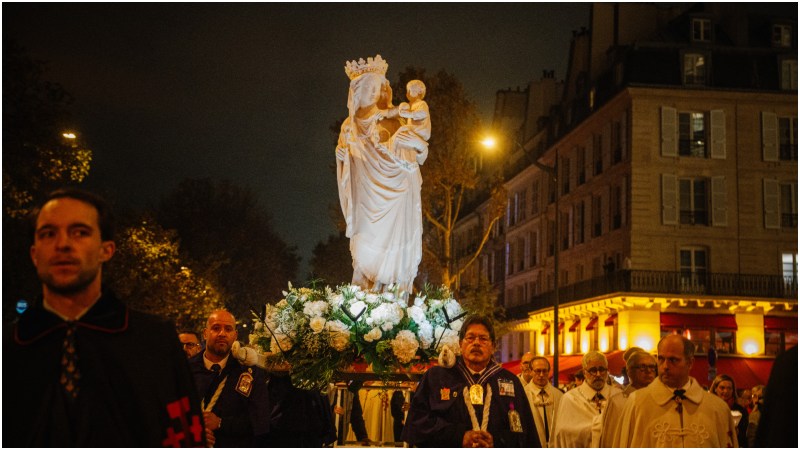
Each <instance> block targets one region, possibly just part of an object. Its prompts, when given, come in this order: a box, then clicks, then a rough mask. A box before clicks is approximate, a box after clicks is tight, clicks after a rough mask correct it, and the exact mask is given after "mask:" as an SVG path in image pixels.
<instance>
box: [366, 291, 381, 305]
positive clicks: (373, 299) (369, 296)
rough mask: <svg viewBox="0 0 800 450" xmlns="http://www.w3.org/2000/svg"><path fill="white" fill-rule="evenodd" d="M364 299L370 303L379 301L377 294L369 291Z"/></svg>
mask: <svg viewBox="0 0 800 450" xmlns="http://www.w3.org/2000/svg"><path fill="white" fill-rule="evenodd" d="M366 301H367V303H369V304H370V305H374V304H375V303H378V302H379V301H380V298H379V297H378V296H377V295H375V294H373V293H371V292H370V293H369V294H367V297H366Z"/></svg>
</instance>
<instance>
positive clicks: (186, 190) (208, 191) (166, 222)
mask: <svg viewBox="0 0 800 450" xmlns="http://www.w3.org/2000/svg"><path fill="white" fill-rule="evenodd" d="M156 214H157V217H158V221H159V223H161V224H162V225H163V226H164V228H167V229H172V230H175V232H176V233H177V235H178V236H180V240H181V252H182V256H183V257H184V258H186V260H189V261H193V262H192V263H190V264H189V267H191V268H192V269H193V270H195V271H197V272H199V273H206V272H213V273H215V274H216V275H217V280H218V283H219V286H220V289H221V290H222V291H224V293H225V306H226V307H227V309H228V310H230V311H231V312H232V313H233V314H234V315H235V316H236V317H237V318H240V319H242V318H245V317H249V316H250V311H253V310H259V308H260V307H261V306H260V305H264V303H266V302H268V301H269V300H270V299H276V298H280V294H281V290H282V289H283V287H284V286H286V282H287V280H291V279H293V278H294V277H295V276H296V272H297V268H298V265H299V258H298V256H297V254H296V249H295V248H294V247H290V246H289V245H287V244H286V242H285V241H284V240H283V239H282V238H281V237H279V236H278V235H277V234H276V233H275V231H274V229H273V227H272V225H271V223H270V217H269V216H268V215H267V214H266V212H264V210H263V209H262V208H261V206H260V205H259V204H258V202H257V201H256V198H255V195H254V194H253V192H252V191H251V190H249V189H246V188H243V187H240V186H236V185H234V184H233V183H231V182H229V181H212V180H209V179H186V180H183V181H182V182H181V183H180V184H179V186H178V187H177V189H175V191H173V192H172V193H170V194H169V195H167V196H166V197H164V198H163V199H162V200H161V202H160V204H159V206H158V208H157V213H156Z"/></svg>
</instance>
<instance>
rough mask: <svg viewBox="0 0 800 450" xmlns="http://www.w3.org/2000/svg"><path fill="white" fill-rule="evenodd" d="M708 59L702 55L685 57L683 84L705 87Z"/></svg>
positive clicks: (687, 55) (686, 55)
mask: <svg viewBox="0 0 800 450" xmlns="http://www.w3.org/2000/svg"><path fill="white" fill-rule="evenodd" d="M706 72H707V71H706V57H705V56H704V55H702V54H700V53H686V54H685V55H683V84H685V85H688V86H704V85H705V84H706Z"/></svg>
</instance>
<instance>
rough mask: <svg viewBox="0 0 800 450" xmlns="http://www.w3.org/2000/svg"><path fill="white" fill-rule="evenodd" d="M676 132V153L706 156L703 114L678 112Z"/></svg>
mask: <svg viewBox="0 0 800 450" xmlns="http://www.w3.org/2000/svg"><path fill="white" fill-rule="evenodd" d="M678 133H679V134H678V138H679V142H678V154H680V155H681V156H692V157H695V158H705V157H706V156H707V152H706V120H705V114H703V113H698V112H682V113H679V114H678Z"/></svg>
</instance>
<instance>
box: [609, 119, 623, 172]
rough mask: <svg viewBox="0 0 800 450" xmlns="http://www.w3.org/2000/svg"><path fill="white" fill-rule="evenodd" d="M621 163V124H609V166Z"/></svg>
mask: <svg viewBox="0 0 800 450" xmlns="http://www.w3.org/2000/svg"><path fill="white" fill-rule="evenodd" d="M620 162H622V122H614V123H612V124H611V164H619V163H620Z"/></svg>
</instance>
